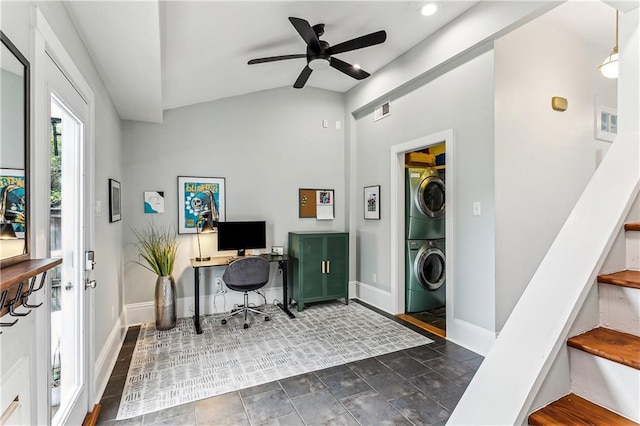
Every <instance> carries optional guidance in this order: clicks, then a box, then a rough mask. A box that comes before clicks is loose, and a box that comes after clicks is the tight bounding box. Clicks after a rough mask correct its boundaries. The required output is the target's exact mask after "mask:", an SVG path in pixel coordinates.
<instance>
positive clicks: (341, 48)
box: [327, 31, 387, 55]
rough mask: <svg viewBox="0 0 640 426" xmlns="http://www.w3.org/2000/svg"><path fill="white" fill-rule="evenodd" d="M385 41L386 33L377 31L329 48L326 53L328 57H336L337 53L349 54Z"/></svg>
mask: <svg viewBox="0 0 640 426" xmlns="http://www.w3.org/2000/svg"><path fill="white" fill-rule="evenodd" d="M386 39H387V33H386V32H385V31H377V32H375V33H371V34H367V35H363V36H361V37H356V38H354V39H351V40H348V41H345V42H342V43H338V44H336V45H335V46H331V47H330V48H329V49H327V53H328V54H329V55H336V54H338V53H344V52H349V51H350V50H356V49H362V48H363V47H369V46H374V45H376V44H380V43H384V41H385V40H386Z"/></svg>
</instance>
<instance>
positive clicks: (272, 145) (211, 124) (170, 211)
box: [122, 87, 347, 304]
mask: <svg viewBox="0 0 640 426" xmlns="http://www.w3.org/2000/svg"><path fill="white" fill-rule="evenodd" d="M323 119H325V120H327V121H328V123H329V126H328V127H327V128H323V127H322V120H323ZM342 120H344V97H343V95H342V94H339V93H336V92H330V91H324V90H318V89H314V88H311V87H306V88H305V89H304V90H302V91H300V90H295V89H293V88H291V87H285V88H281V89H275V90H269V91H264V92H258V93H254V94H250V95H245V96H239V97H234V98H229V99H223V100H220V101H216V102H209V103H203V104H198V105H193V106H189V107H184V108H178V109H173V110H168V111H165V113H164V122H163V124H150V123H142V122H133V121H126V122H124V124H123V139H124V143H125V148H124V170H125V173H124V179H123V186H122V188H123V223H124V226H125V231H126V232H125V243H127V245H126V247H125V254H124V255H125V260H126V261H127V263H126V264H125V276H126V288H125V303H127V304H128V303H138V302H148V301H151V300H153V286H154V283H155V277H154V276H153V274H151V273H150V272H147V271H146V270H144V269H143V268H141V267H140V266H138V265H136V264H134V263H132V262H129V261H131V260H136V258H137V254H136V251H135V248H134V247H133V246H132V245H131V244H128V243H131V242H133V239H132V235H130V233H129V232H128V227H130V226H131V227H140V226H144V225H145V224H146V223H147V222H148V221H149V220H153V221H154V222H156V223H159V224H165V225H170V226H172V227H174V228H177V223H178V216H177V215H178V207H177V186H178V184H177V177H178V176H205V177H224V178H225V179H226V219H227V220H266V222H267V247H269V248H270V247H271V246H272V245H284V246H286V245H287V238H288V234H287V233H288V232H289V231H305V230H340V231H343V230H345V229H346V218H345V216H346V202H347V201H346V199H345V162H344V130H343V129H344V125H341V126H340V129H336V125H335V123H336V121H340V122H341V124H343V123H342ZM299 188H330V189H334V190H335V200H336V201H335V212H336V215H335V219H334V220H329V221H317V220H315V219H300V218H299V217H298V189H299ZM145 190H158V191H164V194H165V213H164V214H145V213H144V211H143V204H142V197H143V191H145ZM179 240H180V248H179V255H178V256H179V258H178V260H177V262H176V268H175V271H174V276H175V278H176V282H177V287H178V297H189V296H193V294H194V292H193V271H192V268H191V267H190V266H189V258H191V257H195V256H196V255H197V242H196V238H195V235H193V234H188V235H181V236H180V237H179ZM201 241H202V244H203V251H205V252H206V253H207V254H213V255H215V254H216V253H215V251H216V244H217V243H216V241H217V240H216V235H215V234H208V235H206V234H205V235H202V236H201ZM222 272H223V271H222V268H219V270H217V269H216V270H212V271H209V273H208V274H209V275H207V276H206V277H205V283H204V288H205V289H204V290H203V291H202V292H203V293H211V292H212V286H213V278H215V277H216V276H220V275H221V274H222ZM272 281H273V280H272ZM279 285H280V278H279V277H278V279H277V283H274V282H272V283H270V284H269V286H279Z"/></svg>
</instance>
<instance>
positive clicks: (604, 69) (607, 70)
mask: <svg viewBox="0 0 640 426" xmlns="http://www.w3.org/2000/svg"><path fill="white" fill-rule="evenodd" d="M598 70H599V71H600V72H601V73H602V75H603V76H605V77H607V78H618V11H617V10H616V45H615V46H613V50H612V51H611V53H610V54H609V56H607V57H606V58H605V59H604V61H603V62H602V64H601V65H600V66H599V67H598Z"/></svg>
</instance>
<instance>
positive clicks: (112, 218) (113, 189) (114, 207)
mask: <svg viewBox="0 0 640 426" xmlns="http://www.w3.org/2000/svg"><path fill="white" fill-rule="evenodd" d="M120 219H122V210H121V206H120V182H118V181H117V180H115V179H109V222H117V221H119V220H120Z"/></svg>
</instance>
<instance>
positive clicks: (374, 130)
mask: <svg viewBox="0 0 640 426" xmlns="http://www.w3.org/2000/svg"><path fill="white" fill-rule="evenodd" d="M454 88H455V90H454ZM449 128H452V129H453V130H454V138H455V158H453V157H451V156H450V153H448V154H447V164H448V166H449V167H454V169H453V170H452V171H453V175H454V180H453V182H447V183H446V184H447V187H450V186H455V194H456V195H455V196H456V198H455V199H453V200H451V204H452V205H453V206H454V217H455V223H454V228H455V240H454V242H453V247H454V251H455V258H456V263H455V265H454V268H455V273H454V274H455V276H456V283H455V288H456V293H455V302H454V304H455V309H454V311H455V312H456V316H457V318H459V319H462V320H464V321H467V322H470V323H473V324H476V325H478V326H480V327H483V328H486V329H489V330H492V329H493V286H494V283H493V267H494V253H493V230H494V217H493V203H494V199H493V198H494V197H493V52H487V53H484V54H482V55H481V56H479V57H477V58H475V59H472V60H470V61H469V62H467V63H465V64H463V65H461V66H459V67H458V68H456V69H454V70H452V71H450V72H448V73H447V74H445V75H443V76H441V77H439V78H437V79H435V80H433V81H431V82H430V83H428V84H426V85H424V86H422V87H420V88H418V89H416V90H415V91H413V92H410V93H409V94H407V95H405V96H403V97H401V98H399V99H396V100H394V101H392V103H391V115H390V116H389V117H386V118H384V119H382V120H379V121H374V120H373V114H372V113H370V114H367V115H365V116H364V117H362V118H360V119H359V120H357V154H356V155H357V164H358V171H357V176H358V186H359V187H363V186H366V185H375V184H381V186H382V188H381V200H382V209H381V220H380V221H369V220H364V219H363V218H362V216H363V211H362V206H361V205H360V207H359V209H358V212H357V213H356V216H357V217H358V222H357V226H358V232H357V253H358V254H357V256H358V262H357V264H358V268H357V274H356V279H357V280H358V281H359V282H362V283H366V284H369V285H371V286H375V287H378V288H380V289H382V290H386V291H390V270H389V261H388V259H389V258H390V256H392V255H393V254H392V253H390V241H391V240H390V239H391V235H390V203H391V202H392V200H389V198H388V197H389V181H390V170H389V167H390V160H389V157H390V147H391V146H393V145H397V144H400V143H403V142H407V141H410V140H413V139H416V138H419V137H422V136H427V135H429V134H432V133H436V132H439V131H442V130H446V129H449ZM452 165H453V166H452ZM354 198H356V197H354ZM473 201H481V202H482V206H483V212H482V213H483V214H482V216H472V214H471V213H472V203H473ZM360 204H362V203H360ZM448 207H449V206H448ZM402 269H404V266H402ZM373 273H375V274H376V275H377V284H374V283H373V282H372V274H373ZM448 285H449V283H448Z"/></svg>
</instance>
